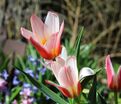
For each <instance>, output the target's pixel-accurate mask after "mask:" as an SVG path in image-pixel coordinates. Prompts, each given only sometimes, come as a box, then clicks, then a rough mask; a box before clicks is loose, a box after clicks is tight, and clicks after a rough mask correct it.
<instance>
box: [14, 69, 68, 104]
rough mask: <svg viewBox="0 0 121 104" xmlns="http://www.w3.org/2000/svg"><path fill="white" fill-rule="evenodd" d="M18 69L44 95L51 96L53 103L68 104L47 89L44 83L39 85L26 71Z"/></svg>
mask: <svg viewBox="0 0 121 104" xmlns="http://www.w3.org/2000/svg"><path fill="white" fill-rule="evenodd" d="M16 69H18V70H19V71H20V72H22V73H23V74H24V75H25V76H26V77H27V78H28V80H29V81H30V82H31V83H32V84H33V85H34V86H36V87H37V88H38V89H39V90H40V91H41V92H42V93H44V94H46V95H47V96H49V97H50V98H51V99H52V100H53V101H55V102H56V103H59V104H68V103H67V102H66V101H65V100H64V99H62V98H61V97H59V96H58V95H57V94H56V93H54V92H53V91H51V90H50V89H49V88H47V87H46V86H45V85H43V84H42V83H39V82H38V81H37V80H35V79H34V78H32V77H31V76H30V75H29V74H27V73H25V72H24V71H22V70H20V69H19V68H16Z"/></svg>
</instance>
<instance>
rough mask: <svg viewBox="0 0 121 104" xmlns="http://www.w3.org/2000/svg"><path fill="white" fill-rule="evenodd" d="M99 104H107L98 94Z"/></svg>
mask: <svg viewBox="0 0 121 104" xmlns="http://www.w3.org/2000/svg"><path fill="white" fill-rule="evenodd" d="M98 99H99V104H107V103H106V101H105V99H104V98H103V96H102V95H101V94H100V93H98Z"/></svg>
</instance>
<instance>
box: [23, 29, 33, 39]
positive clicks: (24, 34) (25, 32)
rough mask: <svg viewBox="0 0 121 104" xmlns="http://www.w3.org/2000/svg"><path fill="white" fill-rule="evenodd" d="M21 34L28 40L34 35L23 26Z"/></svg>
mask: <svg viewBox="0 0 121 104" xmlns="http://www.w3.org/2000/svg"><path fill="white" fill-rule="evenodd" d="M21 35H22V36H23V37H24V38H26V39H27V40H30V38H31V37H32V36H33V33H32V32H31V31H29V30H27V29H25V28H23V27H21Z"/></svg>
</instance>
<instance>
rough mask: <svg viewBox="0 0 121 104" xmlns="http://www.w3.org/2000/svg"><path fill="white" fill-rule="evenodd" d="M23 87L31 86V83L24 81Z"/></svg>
mask: <svg viewBox="0 0 121 104" xmlns="http://www.w3.org/2000/svg"><path fill="white" fill-rule="evenodd" d="M23 87H24V88H28V87H29V88H30V87H31V85H30V84H29V83H26V82H24V83H23Z"/></svg>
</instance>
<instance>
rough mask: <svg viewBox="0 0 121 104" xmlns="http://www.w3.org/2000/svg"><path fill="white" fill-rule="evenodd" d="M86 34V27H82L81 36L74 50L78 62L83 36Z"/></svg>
mask: <svg viewBox="0 0 121 104" xmlns="http://www.w3.org/2000/svg"><path fill="white" fill-rule="evenodd" d="M83 34H84V27H81V29H80V32H79V35H78V37H77V41H76V43H75V46H74V49H75V55H76V57H77V60H78V58H79V57H78V56H79V51H80V45H81V39H82V36H83Z"/></svg>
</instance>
